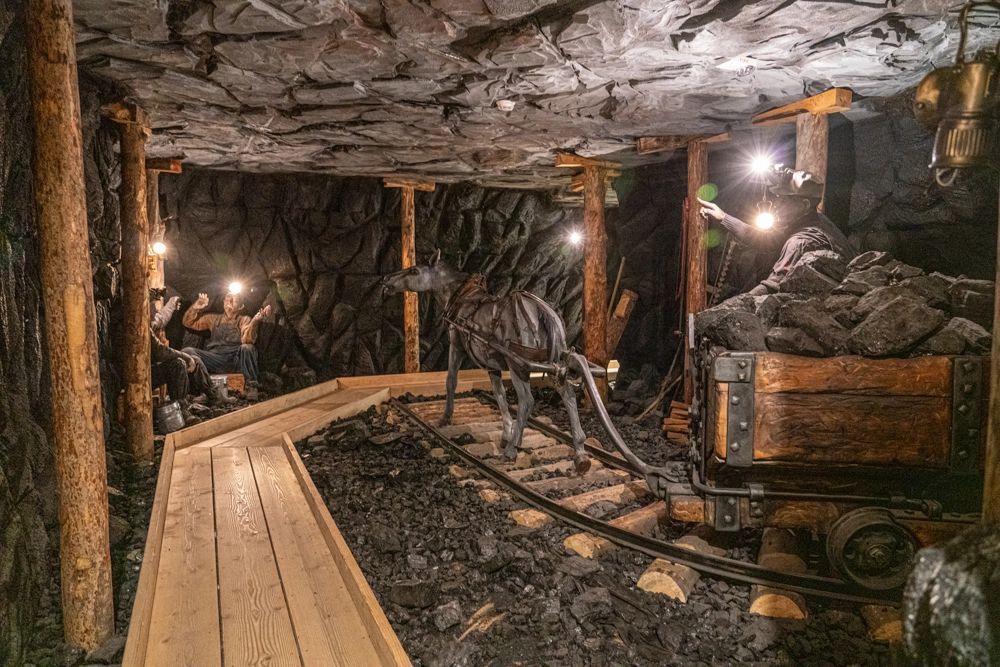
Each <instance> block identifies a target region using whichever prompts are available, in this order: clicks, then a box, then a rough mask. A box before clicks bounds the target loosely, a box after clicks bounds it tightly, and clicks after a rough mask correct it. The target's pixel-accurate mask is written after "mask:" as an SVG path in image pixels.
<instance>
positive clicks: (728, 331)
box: [694, 307, 767, 352]
mask: <svg viewBox="0 0 1000 667" xmlns="http://www.w3.org/2000/svg"><path fill="white" fill-rule="evenodd" d="M694 329H695V332H696V334H697V335H698V336H699V337H702V336H704V337H705V338H708V339H709V340H711V341H712V342H714V343H716V344H717V345H721V346H722V347H724V348H726V349H727V350H736V351H744V352H753V351H763V350H766V349H767V344H766V342H765V340H764V334H765V332H764V327H763V325H762V324H761V323H760V319H759V318H758V317H757V316H756V315H754V314H753V313H748V312H745V311H742V310H729V309H724V308H719V307H716V308H712V309H709V310H704V311H702V312H700V313H698V314H697V315H695V317H694Z"/></svg>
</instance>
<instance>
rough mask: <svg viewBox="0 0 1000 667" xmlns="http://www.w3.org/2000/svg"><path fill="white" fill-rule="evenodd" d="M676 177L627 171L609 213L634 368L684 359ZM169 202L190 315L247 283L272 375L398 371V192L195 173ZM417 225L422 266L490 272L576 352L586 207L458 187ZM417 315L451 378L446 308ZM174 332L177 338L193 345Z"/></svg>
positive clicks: (356, 183)
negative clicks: (528, 299) (675, 356)
mask: <svg viewBox="0 0 1000 667" xmlns="http://www.w3.org/2000/svg"><path fill="white" fill-rule="evenodd" d="M674 171H675V169H674V167H671V166H666V167H660V168H656V169H649V170H645V171H643V172H638V171H630V172H628V173H627V175H626V176H623V177H622V178H621V179H619V182H618V183H617V185H616V187H617V189H618V190H619V192H620V198H621V199H622V200H623V201H622V205H621V208H620V209H610V210H609V211H608V214H607V228H608V233H609V256H608V282H609V289H610V288H611V285H612V284H613V282H614V278H615V275H616V272H617V270H618V266H619V258H620V253H621V252H624V253H625V255H626V265H625V270H624V272H623V279H622V287H623V288H627V289H632V290H634V291H636V292H637V293H638V294H639V302H638V305H637V306H636V309H635V311H634V312H633V315H632V318H631V320H630V324H629V327H628V328H627V329H626V333H625V335H624V337H623V339H622V343H621V345H620V346H619V349H618V355H617V356H618V358H619V359H620V360H621V361H622V362H623V363H625V364H635V365H639V364H642V363H654V364H657V365H662V364H663V363H665V361H666V362H669V358H668V356H667V355H669V354H670V353H671V352H672V349H673V342H672V340H673V337H672V336H671V335H670V332H671V331H672V330H673V329H675V328H676V327H677V324H676V323H675V322H673V315H672V314H673V313H674V312H676V311H675V308H674V307H673V303H672V299H673V295H674V292H675V291H676V277H677V267H678V266H679V262H678V258H676V257H675V256H674V253H675V252H676V246H677V234H678V227H677V225H672V224H667V223H666V221H667V220H670V219H671V212H673V211H675V210H678V211H679V207H680V204H679V201H678V200H677V194H676V193H675V192H672V191H665V190H664V189H663V188H662V186H661V181H662V178H663V177H664V174H665V173H668V172H669V173H672V172H674ZM160 193H161V209H162V212H163V217H164V220H165V222H166V227H167V242H168V245H169V246H170V251H169V252H170V254H169V255H168V260H167V269H166V277H167V281H166V282H167V285H168V287H170V288H171V289H174V290H176V291H177V292H178V293H180V295H181V296H182V298H183V299H186V300H187V302H188V303H190V302H191V301H192V300H193V299H194V298H195V296H196V295H197V293H198V292H200V291H207V292H209V293H210V294H211V295H212V296H213V297H214V298H215V304H214V305H215V307H216V308H217V307H219V298H220V297H221V295H222V294H223V293H224V291H225V289H226V285H227V284H228V282H229V281H230V280H233V279H237V278H238V279H240V280H243V281H244V282H245V283H247V284H248V286H251V288H252V289H253V290H254V291H253V292H252V293H251V295H250V298H249V300H248V304H247V309H248V311H250V310H253V309H256V308H258V307H259V306H260V305H261V304H262V303H264V301H265V299H269V300H270V302H271V303H273V304H274V305H275V306H276V310H277V312H278V313H279V323H280V325H279V326H278V327H277V328H265V329H264V330H263V331H262V341H261V346H262V350H263V351H264V352H265V353H266V357H267V359H265V361H264V364H265V366H266V368H267V369H268V370H270V371H272V372H277V371H278V370H279V369H280V367H281V366H282V364H286V365H294V364H298V363H303V362H304V363H305V364H307V365H309V366H310V367H312V368H314V369H315V370H317V371H318V372H319V374H320V376H321V377H332V376H336V375H344V374H364V373H383V372H396V371H399V370H401V368H402V355H401V344H402V332H401V328H400V327H401V321H402V317H401V303H402V299H401V297H399V296H396V297H390V298H388V299H387V300H386V301H384V302H383V300H382V298H381V296H380V294H379V290H378V286H377V282H378V280H379V278H380V277H381V276H382V275H384V274H386V273H390V272H392V271H394V270H396V268H397V267H398V266H399V242H400V239H399V194H398V192H397V191H395V190H386V189H385V188H383V187H382V183H381V182H380V181H379V180H377V179H365V178H336V177H321V176H315V175H294V176H290V175H273V176H263V175H251V174H236V173H234V172H220V171H204V170H202V171H199V170H190V171H188V172H187V173H185V174H183V175H181V176H180V177H171V176H167V175H165V176H163V177H161V181H160ZM416 215H417V256H418V258H426V257H428V256H430V255H431V254H432V253H433V252H434V250H435V249H437V248H440V249H441V251H442V256H443V257H444V259H446V260H448V261H450V262H451V263H453V264H455V265H456V266H457V267H458V268H459V269H461V270H463V271H467V272H481V273H485V274H486V275H487V276H488V278H489V284H490V287H491V288H492V289H493V290H494V291H495V292H496V293H500V294H504V293H507V292H509V291H511V290H516V289H525V290H529V291H532V292H534V293H536V294H538V295H539V296H541V297H542V298H544V299H545V300H546V301H548V302H549V303H551V304H552V305H553V306H555V307H556V308H557V310H558V311H559V312H560V313H561V314H562V316H563V318H564V320H565V322H566V325H567V333H568V335H569V340H570V341H576V342H577V345H578V346H579V345H580V343H579V341H578V340H577V339H578V336H579V333H580V328H581V317H582V313H581V310H582V302H581V290H582V252H581V249H580V248H578V247H575V246H572V245H570V244H569V243H568V242H567V235H568V232H569V231H570V230H571V229H579V228H580V227H581V225H582V213H581V210H580V209H578V208H564V207H561V206H559V205H557V204H553V203H551V202H550V200H549V199H548V197H547V196H546V195H544V194H540V193H535V192H530V191H521V190H490V189H483V188H481V187H478V186H474V185H452V186H439V187H438V189H437V190H436V191H435V192H433V193H420V192H418V193H417V195H416ZM420 313H421V359H422V367H423V368H424V369H426V370H435V369H443V368H445V366H446V363H447V337H446V336H445V330H444V325H443V320H442V315H443V313H442V309H441V308H440V307H439V306H438V304H435V303H434V301H433V299H432V298H430V296H429V295H421V298H420ZM177 320H179V318H175V322H174V323H172V326H171V329H170V330H169V333H170V335H171V339H172V341H174V342H175V343H176V344H181V341H182V340H183V336H184V332H183V331H182V328H181V327H180V326H179V324H178V322H177ZM188 342H191V338H190V334H188Z"/></svg>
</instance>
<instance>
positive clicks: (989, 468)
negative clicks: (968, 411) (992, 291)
mask: <svg viewBox="0 0 1000 667" xmlns="http://www.w3.org/2000/svg"><path fill="white" fill-rule="evenodd" d="M996 271H997V273H996V280H998V281H1000V238H997V268H996ZM998 326H1000V308H998V307H997V306H996V304H995V303H994V306H993V331H994V334H996V332H1000V329H998V328H997V327H998ZM986 426H987V428H986V453H985V461H984V462H983V465H984V470H983V519H982V520H983V523H987V524H990V523H992V524H1000V336H998V335H994V336H993V344H992V346H991V347H990V402H989V416H988V423H987V425H986Z"/></svg>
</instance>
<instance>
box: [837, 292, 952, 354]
mask: <svg viewBox="0 0 1000 667" xmlns="http://www.w3.org/2000/svg"><path fill="white" fill-rule="evenodd" d="M944 319H945V315H944V313H942V312H941V311H940V310H937V309H934V308H930V307H929V306H927V305H926V304H924V303H923V302H920V301H916V300H914V299H907V298H905V297H896V298H895V299H893V300H892V301H890V302H889V303H887V304H885V305H884V306H882V307H881V308H879V309H878V310H876V311H874V312H873V313H872V314H871V315H869V316H868V317H867V318H865V320H864V321H863V322H862V323H861V324H859V325H858V326H856V327H855V328H854V329H853V330H852V331H851V336H850V339H849V340H848V346H849V347H850V349H851V351H852V352H854V353H856V354H861V355H864V356H866V357H891V356H899V355H905V354H906V353H907V352H909V351H910V350H911V349H912V348H913V347H915V346H916V345H917V344H918V343H920V342H921V341H923V340H924V339H925V338H927V337H928V336H930V335H931V334H932V333H934V332H935V331H936V330H937V329H938V327H940V326H941V323H942V322H944Z"/></svg>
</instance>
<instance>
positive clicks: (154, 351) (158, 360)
mask: <svg viewBox="0 0 1000 667" xmlns="http://www.w3.org/2000/svg"><path fill="white" fill-rule="evenodd" d="M164 292H165V290H164V288H162V287H161V288H151V289H150V290H149V301H150V311H151V312H150V317H149V329H150V334H151V335H152V340H151V342H150V346H151V349H150V352H151V354H150V357H151V359H152V366H153V387H154V388H156V387H159V386H160V385H162V384H165V385H167V393H168V394H169V395H170V398H171V399H172V400H175V401H180V402H181V405H182V408H184V409H185V411H186V408H187V397H188V394H190V395H192V396H195V397H198V396H201V395H202V394H204V396H205V399H206V400H207V401H208V402H209V403H210V404H211V405H218V404H220V403H225V402H227V401H226V399H225V398H223V396H222V393H221V392H220V391H219V390H218V389H217V388H216V387H214V386H212V378H211V377H209V374H208V369H207V368H205V363H204V362H203V361H202V360H201V359H199V358H198V357H195V356H193V355H190V354H187V353H185V352H178V351H176V350H174V349H172V348H171V347H170V342H169V341H168V340H167V334H166V328H167V325H168V324H169V323H170V320H171V319H173V316H174V313H175V312H177V306H178V305H180V297H178V296H172V297H170V298H169V299H167V300H166V301H165V302H164V303H163V305H162V306H161V307H160V308H159V309H157V308H156V306H155V302H156V301H159V300H161V299H162V298H163V297H164V296H165V294H164ZM181 367H183V368H184V373H185V375H186V383H185V382H183V381H181V380H180V379H179V378H174V376H175V375H176V374H178V373H179V372H180V371H179V369H180V368H181ZM179 392H182V393H179ZM198 400H199V399H197V398H195V401H196V402H197V401H198ZM185 416H187V415H185Z"/></svg>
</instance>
